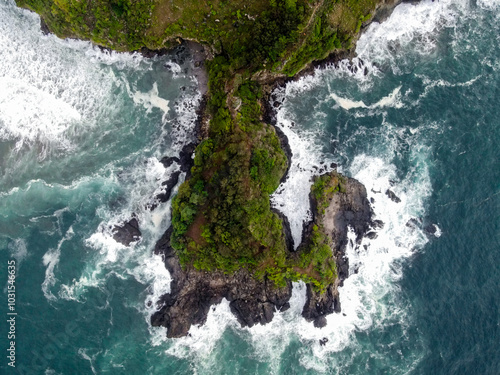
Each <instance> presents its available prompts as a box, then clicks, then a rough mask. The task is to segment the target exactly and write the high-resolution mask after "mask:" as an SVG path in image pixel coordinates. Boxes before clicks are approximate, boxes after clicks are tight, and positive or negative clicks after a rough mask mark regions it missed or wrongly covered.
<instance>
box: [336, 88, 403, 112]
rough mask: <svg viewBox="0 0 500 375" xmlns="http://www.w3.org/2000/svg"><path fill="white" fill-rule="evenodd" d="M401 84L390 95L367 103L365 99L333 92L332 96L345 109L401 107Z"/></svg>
mask: <svg viewBox="0 0 500 375" xmlns="http://www.w3.org/2000/svg"><path fill="white" fill-rule="evenodd" d="M400 91H401V86H399V87H396V88H395V89H394V90H393V91H392V92H391V93H390V94H389V95H387V96H385V97H383V98H382V99H380V100H379V101H378V102H376V103H373V104H370V105H366V104H365V103H364V102H363V101H353V100H350V99H347V98H342V97H340V96H338V95H337V94H335V93H333V92H332V93H331V94H330V97H331V98H332V99H333V100H335V101H336V102H337V104H338V105H339V106H340V107H342V108H344V109H345V110H350V109H353V108H366V109H376V108H383V107H393V108H401V107H402V106H403V104H402V103H401V94H400Z"/></svg>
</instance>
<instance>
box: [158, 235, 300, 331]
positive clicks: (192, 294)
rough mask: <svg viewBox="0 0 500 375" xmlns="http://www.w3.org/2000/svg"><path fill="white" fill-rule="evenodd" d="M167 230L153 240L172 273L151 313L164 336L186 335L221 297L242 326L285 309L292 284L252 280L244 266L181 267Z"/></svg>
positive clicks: (268, 319)
mask: <svg viewBox="0 0 500 375" xmlns="http://www.w3.org/2000/svg"><path fill="white" fill-rule="evenodd" d="M170 235H171V230H168V231H167V232H166V233H165V234H164V236H163V237H162V238H161V239H160V241H159V242H158V243H157V245H156V248H155V253H156V254H162V255H163V257H164V259H165V266H166V267H167V269H168V271H169V272H170V274H171V276H172V280H173V281H172V283H171V286H170V293H169V294H165V295H164V296H163V297H162V298H161V299H160V301H159V302H158V303H159V306H158V311H157V312H156V313H154V314H153V315H152V317H151V324H152V325H153V326H164V327H167V329H168V331H167V336H168V337H181V336H185V335H187V333H188V331H189V328H190V327H191V326H192V325H197V324H203V323H205V321H206V319H207V314H208V312H209V310H210V306H212V305H215V304H219V303H220V302H221V301H222V299H223V298H226V299H227V300H228V301H229V302H230V305H229V306H230V308H231V311H232V312H233V314H234V315H235V316H236V318H237V319H238V321H239V322H240V324H241V325H242V326H248V327H252V326H253V325H255V324H258V323H260V324H265V323H268V322H270V321H271V320H272V319H273V316H274V312H275V311H276V310H281V311H283V310H286V309H287V308H288V307H289V304H288V300H289V299H290V297H291V294H292V285H291V283H290V282H288V283H287V285H286V287H284V288H278V287H276V286H275V285H274V283H272V282H270V281H269V280H267V279H266V278H264V279H263V280H256V279H255V278H254V277H253V276H252V275H251V274H250V273H249V272H248V271H247V270H245V269H240V270H239V271H237V272H235V273H234V274H233V275H225V274H224V273H223V272H219V271H212V272H204V271H198V270H196V269H194V268H189V267H188V268H186V269H184V270H183V269H182V268H181V266H180V263H179V260H178V258H177V257H176V255H175V253H174V251H173V249H172V247H171V246H170Z"/></svg>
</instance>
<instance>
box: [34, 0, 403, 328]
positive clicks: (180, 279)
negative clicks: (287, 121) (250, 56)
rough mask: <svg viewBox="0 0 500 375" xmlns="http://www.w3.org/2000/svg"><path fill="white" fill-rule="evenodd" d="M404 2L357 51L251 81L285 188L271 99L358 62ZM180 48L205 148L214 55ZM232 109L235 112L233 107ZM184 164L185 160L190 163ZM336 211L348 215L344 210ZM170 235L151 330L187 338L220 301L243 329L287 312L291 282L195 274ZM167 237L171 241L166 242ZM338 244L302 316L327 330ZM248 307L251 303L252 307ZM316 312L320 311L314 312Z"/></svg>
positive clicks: (334, 302)
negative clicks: (331, 68)
mask: <svg viewBox="0 0 500 375" xmlns="http://www.w3.org/2000/svg"><path fill="white" fill-rule="evenodd" d="M400 2H401V1H400V0H395V1H394V0H389V1H387V2H384V3H383V5H382V6H380V7H378V8H377V9H376V11H375V14H373V15H372V17H371V18H370V20H369V21H368V22H364V23H363V25H362V29H361V30H360V32H358V33H357V34H356V39H355V40H354V41H353V42H352V43H353V44H354V46H352V47H351V48H350V49H348V50H338V51H335V52H333V53H330V54H329V55H328V56H327V57H326V58H325V59H322V60H319V61H312V62H309V63H308V64H306V65H305V66H304V67H303V68H302V69H300V71H299V72H298V73H297V74H295V75H294V76H293V77H288V76H286V75H284V74H276V73H270V72H269V71H267V70H260V71H258V72H257V73H255V74H253V75H252V76H251V78H250V80H249V81H250V82H252V81H254V82H257V83H259V84H260V86H261V87H262V91H263V95H262V97H261V98H259V99H258V100H257V102H258V104H259V106H260V108H261V109H262V113H261V114H260V120H261V121H263V122H264V123H265V124H269V125H272V129H273V130H274V133H276V134H277V136H278V139H279V143H280V146H281V149H282V151H284V153H285V155H286V158H287V160H288V163H287V167H286V170H285V171H284V173H283V175H282V176H281V178H280V183H282V182H284V181H285V180H286V178H287V176H288V172H289V167H290V159H291V156H292V150H291V149H290V147H289V145H288V140H287V138H286V136H285V135H284V134H283V133H282V132H281V131H280V130H279V129H278V128H277V127H276V126H275V122H276V117H275V116H276V108H274V107H271V105H270V100H269V99H270V98H271V96H272V95H273V92H274V90H275V89H276V88H277V87H279V86H282V85H286V84H287V83H288V82H290V81H294V80H298V79H300V78H301V77H304V76H308V75H311V74H314V72H315V70H316V69H317V68H322V67H325V66H327V65H332V64H333V65H336V64H338V62H339V61H341V60H344V59H352V58H353V57H354V56H355V52H354V47H355V42H356V40H357V38H359V35H360V33H361V32H362V31H363V29H364V28H365V27H366V26H367V25H368V24H369V23H371V22H372V21H373V20H375V19H382V18H384V17H387V16H388V15H389V14H390V12H391V11H392V9H394V7H395V6H397V5H398V4H399V3H400ZM378 10H380V12H382V13H383V15H381V16H380V17H379V18H377V11H378ZM43 24H44V23H43V21H42V25H43ZM178 40H179V39H178ZM182 43H186V48H188V49H189V50H190V53H191V55H192V59H193V64H194V67H195V69H194V72H193V73H194V75H195V76H196V79H197V81H198V85H199V90H200V92H201V93H202V97H203V99H202V102H201V105H200V108H199V109H198V111H197V113H198V116H197V117H198V120H197V124H196V130H195V132H196V138H197V139H198V144H200V142H202V141H203V140H206V139H208V137H209V134H210V120H211V116H210V111H209V110H208V109H207V105H208V102H209V99H210V96H209V95H210V93H209V72H208V70H207V69H206V62H207V61H211V60H210V58H212V59H213V54H211V53H209V52H207V50H206V47H205V46H204V45H202V44H200V43H197V42H195V41H192V40H187V41H182ZM168 51H169V50H168V49H161V50H149V49H147V48H145V47H144V48H141V50H140V51H139V52H140V53H141V54H143V55H144V56H145V57H152V56H155V55H163V54H165V53H167V52H168ZM233 85H234V86H236V84H234V83H231V84H230V85H229V88H228V87H227V86H226V88H225V90H227V91H228V101H229V102H230V100H231V99H233V97H234V94H235V92H234V89H235V88H234V86H233ZM236 87H237V86H236ZM229 102H228V103H229ZM229 107H231V106H230V105H229ZM238 108H239V106H238ZM196 146H197V144H190V145H188V146H187V147H186V148H185V150H183V151H184V152H185V153H189V154H192V153H193V152H194V150H195V147H196ZM181 159H185V160H187V159H186V158H181ZM191 160H192V159H191ZM188 164H189V162H188V163H187V164H186V165H183V166H182V169H183V170H185V171H186V173H187V176H186V180H188V179H189V178H190V172H191V166H189V165H188ZM176 183H177V179H175V181H171V182H170V184H169V185H171V184H173V185H175V184H176ZM365 197H366V192H365ZM168 198H169V196H168V197H166V198H165V197H164V198H163V199H161V201H166V200H168ZM365 201H366V199H365ZM363 204H365V202H363ZM311 207H314V203H312V205H311ZM153 209H154V208H153ZM337 209H338V210H343V209H344V210H346V208H337ZM272 211H273V212H274V214H276V215H278V216H279V217H280V221H281V225H282V226H283V236H284V238H285V240H286V248H288V253H289V254H288V256H294V255H295V256H296V255H297V254H298V253H299V250H298V251H297V254H291V253H290V249H293V241H292V240H291V236H290V234H289V232H290V229H289V225H287V221H286V220H284V215H282V214H280V213H279V212H278V210H275V209H272ZM361 211H366V210H361ZM313 216H314V218H313V220H312V222H311V223H308V224H307V223H306V224H305V225H304V227H305V228H308V229H305V230H304V234H303V238H302V244H301V245H300V246H299V248H300V249H303V248H304V246H305V245H304V244H305V243H307V242H308V241H309V240H310V237H311V231H312V229H311V228H312V227H313V226H315V224H314V223H317V221H318V220H321V219H320V216H321V215H318V213H317V212H316V214H315V215H313ZM368 216H369V217H366V215H365V228H368V224H369V223H370V221H371V216H370V215H368ZM330 229H331V228H330ZM343 229H344V230H346V226H344V228H343ZM171 230H172V227H171V228H169V230H167V232H166V233H165V234H164V236H163V237H162V239H161V240H160V241H159V242H158V244H157V248H156V249H155V252H157V253H162V254H163V255H164V257H165V265H166V267H167V269H168V270H169V272H170V273H171V274H172V278H173V280H174V281H173V282H172V287H171V290H172V292H171V293H169V294H166V295H164V296H163V297H162V298H161V300H160V303H162V304H163V307H162V310H161V312H160V311H157V313H155V314H154V315H153V316H152V318H151V323H152V325H163V326H166V327H167V328H169V330H168V335H169V337H180V336H183V335H186V334H187V332H188V330H189V327H190V325H191V324H203V323H204V321H205V320H206V316H207V313H208V309H209V308H210V306H211V305H212V304H214V303H215V304H217V303H220V301H221V300H222V298H227V299H228V300H229V301H230V303H231V304H232V305H231V306H232V307H231V311H232V312H233V313H234V314H235V315H236V316H237V317H238V320H239V321H240V324H242V325H247V326H252V325H254V324H256V323H260V324H265V323H267V322H269V321H271V320H272V317H273V311H274V310H275V309H277V310H282V309H285V308H286V304H287V301H288V299H289V298H290V296H291V281H290V279H286V283H285V284H286V285H285V286H278V285H277V284H276V285H275V284H274V283H273V282H270V280H269V278H268V277H267V276H265V277H264V278H263V280H262V281H258V280H255V278H253V277H252V276H251V275H250V272H249V271H248V270H245V269H244V268H243V269H242V270H241V271H237V272H236V273H235V274H234V275H233V276H230V277H228V276H227V275H226V274H225V272H223V273H221V272H220V271H210V272H209V273H207V272H206V271H200V270H195V269H194V268H193V267H191V266H187V267H184V266H181V264H180V263H179V258H178V257H177V254H176V252H175V251H174V250H173V248H172V247H171V246H170V234H171ZM365 233H366V230H365ZM357 234H358V236H362V235H363V234H364V233H361V232H360V233H357ZM165 236H167V237H169V238H168V239H166V238H165ZM330 236H331V235H330ZM333 237H335V236H331V238H330V242H332V240H333ZM340 237H345V233H344V234H341V235H340ZM291 241H292V242H291ZM335 243H336V244H337V247H336V250H334V253H333V256H334V257H335V258H336V260H335V264H336V266H335V268H338V269H339V273H338V277H336V278H335V282H334V284H331V285H328V287H327V289H326V290H323V291H322V292H321V293H319V292H318V291H315V290H313V288H312V286H311V284H310V283H308V284H307V285H308V289H307V291H308V292H307V296H308V297H307V302H306V306H304V311H303V316H304V317H305V318H306V319H308V320H311V321H314V322H315V325H316V326H323V325H324V324H326V320H325V318H324V316H325V315H327V314H330V313H332V312H334V311H335V312H340V305H339V303H338V290H337V287H338V286H339V285H342V282H343V280H344V279H345V277H347V273H348V263H347V260H345V257H344V254H343V251H342V249H341V248H342V247H344V248H345V243H344V244H343V243H342V240H341V239H340V238H339V239H337V242H335ZM302 251H303V250H302ZM175 262H177V263H178V264H175ZM248 277H250V278H251V279H252V280H254V281H255V282H256V284H255V285H253V286H252V287H251V288H249V289H246V292H245V293H244V294H243V295H240V294H239V292H234V288H235V286H236V285H240V286H241V285H243V284H246V285H250V284H252V283H251V281H250V279H249V278H248ZM207 283H208V284H207ZM186 290H187V291H186ZM197 290H204V291H205V293H204V294H206V295H211V297H210V298H209V299H207V297H206V296H205V295H200V294H199V293H197V292H196V291H197ZM259 291H260V292H262V291H264V295H262V293H260V294H259ZM183 296H184V297H185V298H184V299H182V297H183ZM186 296H187V297H186ZM273 296H274V297H273ZM276 296H280V297H276ZM186 298H187V299H186ZM248 301H250V303H249V302H248ZM257 301H258V302H257ZM176 306H177V307H179V306H180V310H179V311H182V313H181V314H179V313H178V312H177V313H176V312H175V311H174V312H173V313H172V314H173V315H172V314H171V311H170V310H172V309H175V307H176ZM314 306H316V308H315V307H314ZM165 307H166V309H165ZM183 308H187V310H183ZM183 314H184V315H187V316H191V317H193V319H192V320H191V321H189V320H188V321H185V320H183V319H180V320H179V317H180V316H181V315H183ZM176 319H177V320H176ZM172 327H174V328H172ZM175 327H176V328H175Z"/></svg>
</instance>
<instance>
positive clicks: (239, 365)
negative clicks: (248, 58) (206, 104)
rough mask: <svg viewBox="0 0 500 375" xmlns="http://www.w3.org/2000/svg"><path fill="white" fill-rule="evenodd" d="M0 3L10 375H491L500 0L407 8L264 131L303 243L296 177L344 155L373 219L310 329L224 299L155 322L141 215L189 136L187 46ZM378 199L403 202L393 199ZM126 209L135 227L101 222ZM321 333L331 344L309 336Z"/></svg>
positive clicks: (150, 219) (146, 230) (2, 270)
mask: <svg viewBox="0 0 500 375" xmlns="http://www.w3.org/2000/svg"><path fill="white" fill-rule="evenodd" d="M38 22H39V21H38V18H37V17H36V16H34V15H32V14H30V13H29V12H26V11H21V10H19V9H17V8H15V6H14V5H13V4H11V3H10V2H8V3H2V4H1V5H0V61H1V64H0V170H1V175H0V280H2V281H1V283H2V284H3V285H4V288H3V293H2V294H1V295H2V297H1V301H0V314H2V316H3V318H2V320H3V321H4V323H2V325H1V327H2V329H1V332H3V333H1V334H0V343H1V344H0V347H1V348H2V350H3V352H4V353H6V352H7V350H6V349H7V348H8V346H9V339H8V338H7V334H8V329H9V326H8V323H7V322H6V320H7V318H8V316H7V312H8V310H7V308H8V305H7V304H8V299H7V285H8V284H7V270H8V268H7V262H8V260H11V259H14V260H16V267H17V268H16V271H17V278H16V284H15V285H16V304H15V311H16V312H17V314H18V315H17V316H16V326H15V329H16V331H15V335H16V338H15V342H16V363H15V364H16V368H11V367H9V366H8V362H9V360H8V359H7V358H6V355H4V356H3V357H2V358H3V359H0V369H1V371H0V372H1V373H6V374H9V373H12V374H15V373H23V374H92V373H95V374H125V373H126V374H140V373H145V374H159V373H162V374H323V373H324V374H498V373H500V349H499V345H498V343H499V342H500V311H499V307H500V293H499V292H498V285H499V284H500V259H499V258H500V246H499V245H500V238H499V235H500V228H499V225H500V205H499V198H500V193H499V192H500V168H499V167H500V166H499V160H500V151H499V147H498V142H499V141H500V130H499V125H500V114H499V111H498V108H499V105H500V89H499V87H500V62H499V61H500V43H499V42H500V27H499V26H498V25H499V24H500V3H499V2H498V1H495V0H489V1H486V0H483V1H455V2H452V1H445V0H441V1H439V2H437V1H436V2H431V1H423V2H422V3H420V4H419V5H410V4H405V5H403V6H400V7H398V8H397V9H396V11H395V12H394V14H393V16H392V17H391V18H390V19H389V20H387V21H386V22H385V23H383V24H382V25H373V26H371V27H370V29H369V30H368V31H366V32H365V33H364V35H363V36H362V38H361V40H360V41H359V43H358V49H357V52H358V55H359V57H360V58H359V59H357V60H355V61H354V65H355V66H357V67H358V69H357V70H356V69H353V68H352V65H350V64H348V63H347V62H344V63H342V64H341V66H340V67H338V68H336V69H334V68H327V69H323V70H321V71H318V72H316V75H315V76H314V77H308V78H304V79H302V80H300V81H298V82H295V83H291V84H289V85H288V86H287V87H286V88H283V89H282V90H280V91H279V92H278V93H277V94H278V97H279V98H280V100H281V101H283V104H282V105H281V107H280V109H279V113H278V126H280V127H281V128H282V129H283V131H284V132H285V133H286V134H287V135H288V138H289V140H290V143H291V146H292V150H293V153H294V156H293V159H292V167H291V175H290V177H289V179H288V180H287V182H286V183H285V185H283V186H281V187H280V188H279V189H278V191H277V192H276V194H275V195H274V197H273V202H274V204H275V206H277V207H279V208H280V209H281V210H282V211H283V212H284V213H285V214H287V216H288V217H289V220H290V222H291V225H292V230H293V234H294V236H295V237H296V238H298V237H299V236H300V227H301V225H302V221H303V220H305V219H306V218H307V217H308V215H309V213H308V209H309V207H308V201H307V191H308V188H309V185H310V177H311V176H312V175H313V174H316V173H319V171H320V170H327V169H329V168H330V164H331V163H337V164H338V168H339V170H341V171H342V172H344V173H346V174H348V175H350V176H353V177H356V178H358V179H359V180H360V181H362V182H363V183H364V184H365V185H366V187H367V190H368V193H369V197H370V198H372V199H373V209H374V212H375V214H376V216H377V218H378V219H380V220H382V221H383V222H384V223H385V225H384V227H383V228H382V229H378V230H377V238H375V239H372V240H369V239H365V240H363V242H362V244H361V245H360V246H357V245H355V244H353V245H352V246H350V247H349V248H348V249H347V253H348V255H349V259H350V267H351V268H350V272H351V273H352V275H351V277H350V278H349V279H348V280H347V281H346V282H345V285H344V287H343V288H342V289H341V303H342V310H343V311H342V314H336V315H333V316H331V317H329V320H328V326H327V327H325V328H324V329H315V328H314V327H313V326H312V325H311V324H309V323H306V322H304V321H303V319H301V317H300V311H301V304H302V303H303V302H304V299H305V291H304V287H303V285H296V286H295V289H294V296H293V298H292V308H291V309H290V310H289V311H287V312H285V313H283V314H278V316H277V317H276V319H275V320H274V321H273V322H272V323H271V324H269V325H267V326H263V327H261V326H259V327H254V328H252V329H241V328H240V327H239V326H238V324H237V322H236V320H235V319H234V317H232V316H231V314H230V312H229V308H228V305H227V303H222V304H221V305H219V306H217V307H216V309H215V311H212V312H211V313H210V315H209V318H208V322H207V324H206V325H205V326H203V327H193V328H192V330H191V337H187V338H183V339H179V340H167V339H166V337H165V331H164V330H163V329H157V328H152V327H150V326H149V323H148V321H149V316H150V314H151V312H152V311H153V310H154V308H155V304H154V302H155V301H156V300H157V298H158V297H159V296H160V295H161V294H162V293H165V292H166V291H168V288H169V282H170V278H169V275H168V273H167V271H166V270H165V269H164V267H163V265H162V262H161V259H159V258H157V257H154V256H153V255H152V254H151V250H152V248H153V246H154V243H155V241H156V240H157V239H158V238H159V236H160V235H161V234H162V233H163V231H164V230H165V229H166V228H167V227H168V225H169V213H170V206H169V203H166V204H163V205H161V206H160V207H158V208H157V209H156V210H155V211H154V212H153V213H151V212H149V211H148V210H146V209H145V206H146V205H147V204H148V203H150V202H151V199H152V197H153V196H154V195H155V194H156V193H158V191H159V190H158V189H159V185H160V183H161V181H163V180H165V179H167V178H168V176H169V175H170V174H171V173H172V172H173V171H174V170H175V166H173V167H171V168H169V169H165V168H164V167H163V166H162V165H161V163H159V159H161V157H163V156H165V155H175V154H177V153H178V152H179V150H180V149H181V147H182V145H183V144H185V143H187V142H189V140H190V138H191V137H192V129H193V127H194V118H195V117H194V109H195V108H196V106H197V103H198V101H199V94H198V93H197V88H196V87H197V86H196V82H195V80H194V78H193V75H192V66H191V63H190V60H189V56H188V55H187V54H186V53H185V52H182V51H176V52H177V53H175V52H174V53H172V54H171V55H167V56H164V57H162V58H157V59H154V60H146V59H143V58H142V57H139V56H131V55H120V54H111V55H110V54H105V53H103V52H101V51H99V50H97V49H94V48H92V47H91V46H90V45H89V44H87V43H84V42H76V41H61V40H58V39H57V38H55V37H53V36H43V35H42V34H41V33H40V31H39V29H38V28H39V26H38ZM387 189H390V190H391V191H393V192H394V193H395V194H396V195H397V196H398V197H399V198H400V200H401V201H400V202H399V203H396V202H393V201H391V200H390V199H389V198H388V197H387V196H386V194H385V191H386V190H387ZM132 214H135V215H136V216H137V217H138V219H139V222H140V225H141V230H142V231H143V238H142V240H141V241H140V242H138V243H136V244H134V245H132V246H130V247H124V246H121V245H118V244H116V243H115V242H114V240H113V239H112V238H111V234H110V228H111V227H112V226H113V225H115V224H117V223H120V222H122V221H123V220H127V219H129V218H130V217H131V215H132ZM323 337H327V338H328V339H329V341H328V343H327V344H326V345H325V346H320V345H319V339H321V338H323Z"/></svg>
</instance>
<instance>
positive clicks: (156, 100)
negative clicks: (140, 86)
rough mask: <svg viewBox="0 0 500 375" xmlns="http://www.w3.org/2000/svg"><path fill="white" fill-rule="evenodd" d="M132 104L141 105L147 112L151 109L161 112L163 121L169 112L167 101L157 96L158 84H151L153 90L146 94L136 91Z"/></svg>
mask: <svg viewBox="0 0 500 375" xmlns="http://www.w3.org/2000/svg"><path fill="white" fill-rule="evenodd" d="M133 100H134V103H136V104H141V105H143V106H144V108H146V109H147V110H148V111H151V109H152V108H158V109H160V110H161V111H162V112H163V121H165V118H166V115H167V114H168V111H169V110H170V108H169V106H168V103H169V102H168V100H165V99H163V98H161V97H160V96H158V84H157V83H156V82H155V83H153V88H152V89H151V90H150V91H148V92H141V91H136V92H135V93H134V95H133Z"/></svg>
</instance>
